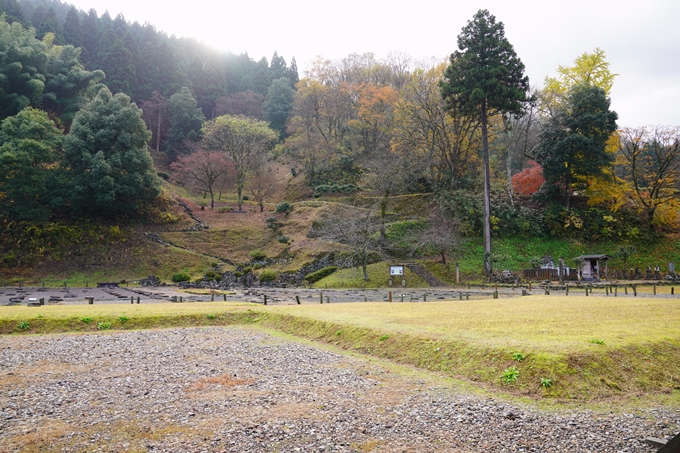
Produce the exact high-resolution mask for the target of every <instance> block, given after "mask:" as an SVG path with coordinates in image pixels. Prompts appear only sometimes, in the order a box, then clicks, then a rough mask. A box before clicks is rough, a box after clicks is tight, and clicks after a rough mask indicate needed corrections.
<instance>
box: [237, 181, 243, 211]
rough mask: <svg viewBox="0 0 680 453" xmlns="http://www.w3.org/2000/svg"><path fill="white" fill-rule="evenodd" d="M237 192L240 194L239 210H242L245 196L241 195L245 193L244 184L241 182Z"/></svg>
mask: <svg viewBox="0 0 680 453" xmlns="http://www.w3.org/2000/svg"><path fill="white" fill-rule="evenodd" d="M236 192H237V194H238V210H239V211H242V209H241V206H243V197H242V196H241V194H242V193H243V184H239V185H238V186H237V187H236Z"/></svg>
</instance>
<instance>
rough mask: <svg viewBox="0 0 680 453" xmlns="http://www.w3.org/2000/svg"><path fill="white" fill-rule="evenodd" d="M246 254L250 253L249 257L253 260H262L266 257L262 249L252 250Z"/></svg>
mask: <svg viewBox="0 0 680 453" xmlns="http://www.w3.org/2000/svg"><path fill="white" fill-rule="evenodd" d="M248 255H250V257H251V258H252V259H254V260H263V259H265V258H266V257H267V254H266V253H264V252H263V251H262V250H253V251H252V252H250V253H249V254H248Z"/></svg>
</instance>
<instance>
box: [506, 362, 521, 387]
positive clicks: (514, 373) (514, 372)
mask: <svg viewBox="0 0 680 453" xmlns="http://www.w3.org/2000/svg"><path fill="white" fill-rule="evenodd" d="M502 379H503V382H505V383H506V384H511V383H513V382H516V381H517V379H519V370H518V369H517V367H516V366H511V367H510V368H506V369H505V370H504V371H503V378H502Z"/></svg>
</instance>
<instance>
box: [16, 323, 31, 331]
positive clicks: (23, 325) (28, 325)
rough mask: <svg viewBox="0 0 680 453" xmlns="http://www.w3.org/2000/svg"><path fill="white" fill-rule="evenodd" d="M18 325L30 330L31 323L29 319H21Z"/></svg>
mask: <svg viewBox="0 0 680 453" xmlns="http://www.w3.org/2000/svg"><path fill="white" fill-rule="evenodd" d="M17 327H19V328H20V329H21V330H28V329H29V328H30V327H31V325H30V324H29V323H28V321H19V323H18V324H17Z"/></svg>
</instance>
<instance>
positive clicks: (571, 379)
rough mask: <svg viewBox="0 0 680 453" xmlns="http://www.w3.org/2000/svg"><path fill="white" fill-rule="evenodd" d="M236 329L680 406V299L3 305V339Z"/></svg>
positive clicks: (487, 377) (547, 394)
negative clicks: (265, 330)
mask: <svg viewBox="0 0 680 453" xmlns="http://www.w3.org/2000/svg"><path fill="white" fill-rule="evenodd" d="M310 297H314V295H313V294H311V293H310ZM316 297H318V295H317V296H316ZM233 324H261V325H263V326H266V327H269V328H273V329H277V330H280V331H283V332H286V333H289V334H293V335H296V336H299V337H304V338H308V339H312V340H316V341H321V342H325V343H331V344H334V345H336V346H339V347H341V348H344V349H348V350H354V351H358V352H362V353H367V354H369V355H372V356H375V357H379V358H381V359H389V360H392V361H393V362H395V363H400V364H404V365H409V366H415V367H419V368H421V369H427V370H438V371H439V372H441V373H443V374H444V375H447V376H451V377H455V378H457V379H462V380H465V381H468V382H470V383H471V384H473V385H475V386H479V387H483V388H486V389H489V390H491V391H500V392H502V393H511V394H515V395H517V396H522V397H527V398H530V399H534V400H542V399H545V398H549V399H551V400H553V401H557V402H570V401H571V402H574V401H581V402H597V403H605V402H606V403H607V404H609V403H611V404H618V403H626V404H627V403H631V402H633V400H640V403H641V404H642V405H649V404H654V401H658V400H659V398H660V399H662V400H665V401H666V403H663V404H671V405H672V404H675V403H677V401H679V400H680V303H679V301H678V299H675V298H670V297H657V298H653V297H637V298H635V297H628V298H624V297H618V298H615V297H596V296H589V297H585V296H530V297H517V298H506V299H497V300H494V299H478V300H470V301H460V300H454V301H444V302H413V303H410V302H404V303H401V302H393V303H389V302H368V303H364V302H358V303H357V302H353V303H331V304H327V303H324V304H320V303H314V304H313V303H306V304H303V305H268V306H264V305H262V304H253V303H247V302H202V303H183V304H182V303H180V304H175V303H150V304H139V305H137V304H134V305H130V304H95V305H59V306H42V307H23V306H20V307H16V306H15V307H0V332H4V333H33V334H35V333H45V332H69V331H80V332H88V331H89V332H93V331H97V330H109V329H111V330H136V329H148V328H162V327H190V326H216V325H233ZM0 338H1V337H0Z"/></svg>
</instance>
